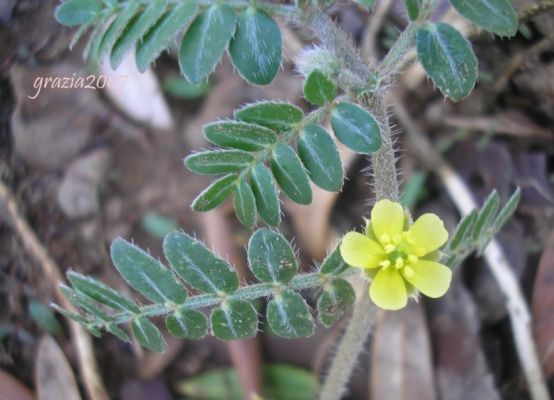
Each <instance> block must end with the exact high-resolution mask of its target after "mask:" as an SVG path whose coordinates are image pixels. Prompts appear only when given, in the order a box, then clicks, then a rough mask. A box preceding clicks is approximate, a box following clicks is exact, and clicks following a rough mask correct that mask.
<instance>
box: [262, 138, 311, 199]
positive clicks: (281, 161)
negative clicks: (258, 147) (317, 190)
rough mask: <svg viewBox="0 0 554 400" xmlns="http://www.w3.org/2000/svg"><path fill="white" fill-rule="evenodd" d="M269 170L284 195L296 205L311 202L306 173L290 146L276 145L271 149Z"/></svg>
mask: <svg viewBox="0 0 554 400" xmlns="http://www.w3.org/2000/svg"><path fill="white" fill-rule="evenodd" d="M271 170H272V171H273V176H274V177H275V180H276V181H277V183H278V184H279V186H280V187H281V189H282V190H283V192H285V194H286V195H287V196H288V197H289V198H290V199H291V200H293V201H294V202H296V203H298V204H310V203H311V202H312V188H311V187H310V181H309V180H308V173H307V172H306V169H305V168H304V166H303V165H302V163H301V162H300V160H299V159H298V156H297V155H296V153H295V152H294V150H293V149H291V148H290V146H287V145H284V144H278V145H277V146H275V148H274V149H273V153H272V158H271Z"/></svg>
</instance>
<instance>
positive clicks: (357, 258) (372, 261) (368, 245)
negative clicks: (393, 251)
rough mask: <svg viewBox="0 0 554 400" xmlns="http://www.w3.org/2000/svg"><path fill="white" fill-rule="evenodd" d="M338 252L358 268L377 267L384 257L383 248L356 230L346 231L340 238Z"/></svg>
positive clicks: (347, 261)
mask: <svg viewBox="0 0 554 400" xmlns="http://www.w3.org/2000/svg"><path fill="white" fill-rule="evenodd" d="M340 254H341V255H342V258H343V259H344V261H346V263H347V264H350V265H351V266H353V267H358V268H377V267H378V266H379V262H381V261H383V260H384V259H385V257H386V254H385V251H384V250H383V248H382V247H381V246H380V245H379V244H378V243H377V242H375V241H373V240H371V239H370V238H368V237H367V236H365V235H362V234H361V233H358V232H348V233H347V234H346V235H344V237H343V238H342V242H341V244H340Z"/></svg>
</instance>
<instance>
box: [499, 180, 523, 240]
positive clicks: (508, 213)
mask: <svg viewBox="0 0 554 400" xmlns="http://www.w3.org/2000/svg"><path fill="white" fill-rule="evenodd" d="M520 200H521V189H520V188H517V189H516V191H515V192H514V194H512V195H511V196H510V198H509V199H508V201H507V202H506V204H505V205H504V207H503V208H502V210H500V212H499V213H498V216H497V217H496V219H495V220H494V224H493V226H494V231H495V232H498V231H499V230H500V229H502V227H503V226H504V225H505V224H506V222H508V220H509V219H510V218H511V217H512V215H514V213H515V211H516V210H517V206H518V205H519V201H520Z"/></svg>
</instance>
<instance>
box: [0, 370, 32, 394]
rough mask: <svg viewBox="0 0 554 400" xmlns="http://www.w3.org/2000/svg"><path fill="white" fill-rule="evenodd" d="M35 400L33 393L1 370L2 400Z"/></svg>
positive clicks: (0, 389) (0, 392)
mask: <svg viewBox="0 0 554 400" xmlns="http://www.w3.org/2000/svg"><path fill="white" fill-rule="evenodd" d="M14 399H17V400H34V399H35V396H34V395H33V393H32V392H31V391H30V390H29V389H28V388H27V387H26V386H24V385H23V384H22V383H21V382H19V381H18V380H17V379H15V378H14V377H13V376H11V375H10V374H8V373H7V372H4V371H3V370H1V369H0V400H14Z"/></svg>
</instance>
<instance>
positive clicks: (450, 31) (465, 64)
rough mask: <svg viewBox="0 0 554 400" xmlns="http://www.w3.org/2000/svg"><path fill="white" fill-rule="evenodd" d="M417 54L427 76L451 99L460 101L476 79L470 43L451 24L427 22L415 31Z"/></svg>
mask: <svg viewBox="0 0 554 400" xmlns="http://www.w3.org/2000/svg"><path fill="white" fill-rule="evenodd" d="M416 43H417V56H418V58H419V61H420V62H421V65H423V68H424V69H425V72H426V73H427V75H428V76H429V77H430V78H431V79H432V80H433V83H434V84H435V85H436V86H437V87H438V88H439V89H440V91H441V92H442V93H443V94H444V95H445V96H446V97H449V98H450V99H452V100H455V101H457V100H461V99H463V98H464V97H466V96H467V95H469V93H471V91H472V90H473V87H474V86H475V82H476V81H477V58H476V57H475V54H473V50H472V48H471V44H470V43H469V42H468V41H467V39H466V38H464V37H463V35H462V34H461V33H460V32H458V31H457V30H456V29H455V28H453V27H452V26H450V25H448V24H445V23H442V22H439V23H436V24H433V23H427V24H425V25H424V26H423V27H421V28H419V29H418V31H417V40H416Z"/></svg>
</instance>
